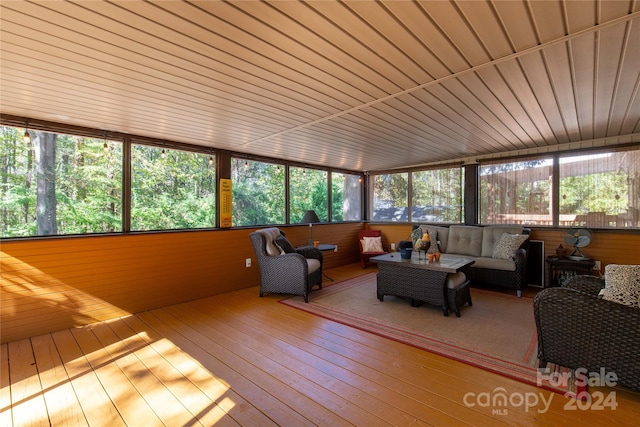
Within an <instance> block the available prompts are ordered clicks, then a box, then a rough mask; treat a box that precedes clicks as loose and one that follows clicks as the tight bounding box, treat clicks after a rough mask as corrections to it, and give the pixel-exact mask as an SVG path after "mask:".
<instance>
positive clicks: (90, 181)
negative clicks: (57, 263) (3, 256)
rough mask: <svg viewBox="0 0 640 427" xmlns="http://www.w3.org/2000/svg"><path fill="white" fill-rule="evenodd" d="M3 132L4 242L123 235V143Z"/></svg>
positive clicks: (1, 129) (0, 222) (1, 215)
mask: <svg viewBox="0 0 640 427" xmlns="http://www.w3.org/2000/svg"><path fill="white" fill-rule="evenodd" d="M28 135H29V137H28V138H24V136H25V129H20V128H15V127H5V126H1V127H0V138H1V140H0V151H1V153H2V155H1V158H2V165H1V166H0V168H1V171H0V175H1V177H0V179H1V181H2V190H1V191H2V201H1V202H0V203H2V205H1V212H0V229H1V233H2V234H1V237H26V236H53V235H69V234H85V233H104V232H114V231H122V143H120V142H116V141H106V140H104V139H95V138H86V137H80V136H74V135H64V134H56V133H49V132H42V131H36V130H30V131H29V132H28Z"/></svg>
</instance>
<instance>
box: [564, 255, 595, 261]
mask: <svg viewBox="0 0 640 427" xmlns="http://www.w3.org/2000/svg"><path fill="white" fill-rule="evenodd" d="M567 258H569V259H572V260H574V261H587V260H589V259H591V258H589V257H588V256H575V255H569V256H568V257H567Z"/></svg>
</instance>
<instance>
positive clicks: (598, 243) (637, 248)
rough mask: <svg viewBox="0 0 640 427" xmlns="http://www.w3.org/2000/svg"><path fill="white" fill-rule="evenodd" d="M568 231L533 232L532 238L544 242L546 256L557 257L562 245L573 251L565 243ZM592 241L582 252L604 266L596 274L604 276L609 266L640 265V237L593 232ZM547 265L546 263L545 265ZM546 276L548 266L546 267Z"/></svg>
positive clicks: (636, 235)
mask: <svg viewBox="0 0 640 427" xmlns="http://www.w3.org/2000/svg"><path fill="white" fill-rule="evenodd" d="M565 232H566V230H563V229H554V230H535V229H534V230H532V232H531V238H532V239H534V240H544V256H545V258H546V257H547V256H551V255H553V256H555V255H556V248H557V247H558V246H560V244H562V246H564V247H565V248H568V249H569V250H570V251H571V250H573V248H572V247H569V246H568V245H567V244H566V243H564V235H565ZM592 233H593V234H592V241H591V244H590V245H589V246H587V247H586V248H583V250H582V252H583V253H584V254H585V255H586V256H588V257H590V258H592V259H594V260H598V261H600V262H601V264H602V270H601V271H600V272H594V274H596V275H597V274H598V273H600V274H604V268H605V266H606V265H607V264H640V235H639V234H635V233H634V234H630V233H619V232H607V231H592ZM545 264H546V263H545ZM545 271H546V274H548V266H546V265H545Z"/></svg>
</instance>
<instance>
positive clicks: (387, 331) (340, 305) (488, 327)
mask: <svg viewBox="0 0 640 427" xmlns="http://www.w3.org/2000/svg"><path fill="white" fill-rule="evenodd" d="M471 298H472V300H473V306H468V305H465V306H464V307H462V309H461V310H460V311H461V315H462V316H461V317H459V318H458V317H456V316H455V314H453V313H452V314H451V315H450V316H448V317H445V316H444V315H443V314H442V308H441V307H436V306H433V305H428V304H424V305H422V306H420V307H412V306H411V305H410V302H409V301H408V300H407V299H403V298H397V297H393V296H385V298H384V301H383V302H380V301H379V300H378V299H377V296H376V274H375V273H370V274H366V275H363V276H359V277H356V278H353V279H349V280H345V281H343V282H339V283H336V284H332V285H330V286H325V288H324V289H322V290H320V291H314V292H312V293H311V295H310V297H309V303H305V302H304V301H303V299H302V297H299V296H297V297H291V298H286V299H283V300H282V301H280V302H281V303H282V304H285V305H288V306H291V307H295V308H297V309H300V310H304V311H307V312H309V313H313V314H315V315H317V316H321V317H324V318H327V319H330V320H333V321H336V322H340V323H343V324H345V325H348V326H352V327H354V328H358V329H361V330H363V331H367V332H371V333H373V334H377V335H380V336H383V337H386V338H389V339H392V340H395V341H399V342H402V343H405V344H409V345H412V346H414V347H417V348H421V349H423V350H426V351H429V352H433V353H436V354H439V355H442V356H445V357H447V358H450V359H454V360H458V361H460V362H463V363H466V364H469V365H473V366H476V367H479V368H482V369H485V370H488V371H492V372H495V373H498V374H500V375H504V376H506V377H509V378H513V379H516V380H519V381H522V382H525V383H528V384H533V385H537V384H538V369H537V358H536V349H537V334H536V325H535V320H534V317H533V299H532V298H526V297H522V298H518V297H516V296H515V295H508V294H502V293H498V292H492V291H488V290H482V289H475V288H474V289H472V290H471ZM550 372H552V373H553V369H552V370H551V371H550ZM566 374H567V373H566V372H564V373H563V372H562V371H560V372H555V373H553V376H552V378H553V379H554V381H553V382H551V383H550V382H549V381H546V380H543V381H542V387H543V388H545V389H549V390H553V391H556V392H559V393H566V392H572V391H574V390H572V387H573V385H572V384H571V382H570V383H569V384H567V383H566V382H562V383H561V384H559V381H557V379H558V378H563V377H566V376H569V375H566Z"/></svg>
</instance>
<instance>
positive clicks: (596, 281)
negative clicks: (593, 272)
mask: <svg viewBox="0 0 640 427" xmlns="http://www.w3.org/2000/svg"><path fill="white" fill-rule="evenodd" d="M562 287H563V288H566V289H572V290H574V291H578V292H583V293H585V294H589V295H594V296H597V295H598V293H599V292H600V289H602V288H604V279H602V278H600V277H596V276H589V275H581V276H573V277H571V278H570V279H569V280H567V281H566V283H565V284H564V285H562Z"/></svg>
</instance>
